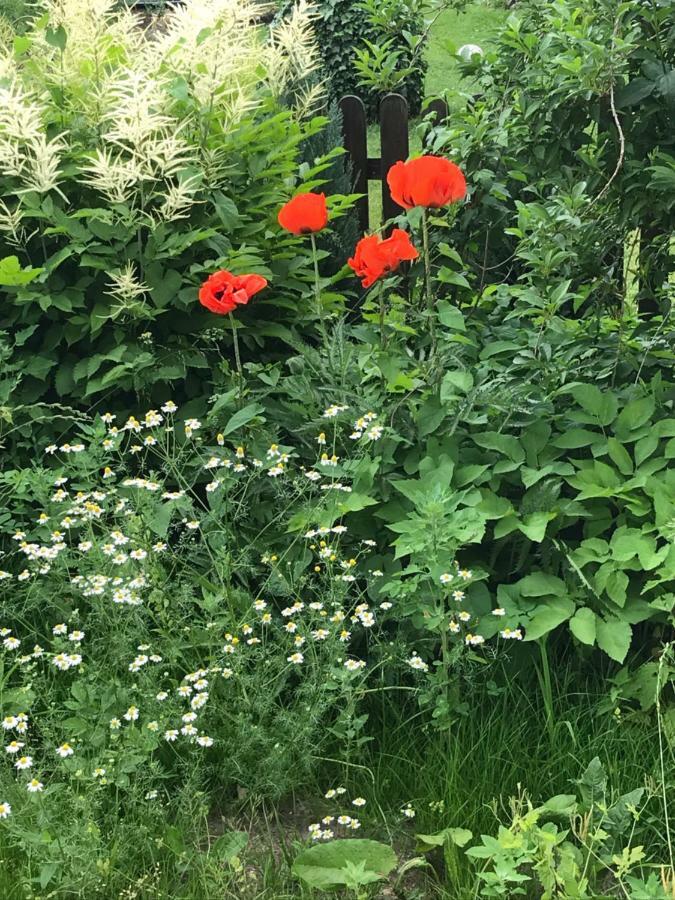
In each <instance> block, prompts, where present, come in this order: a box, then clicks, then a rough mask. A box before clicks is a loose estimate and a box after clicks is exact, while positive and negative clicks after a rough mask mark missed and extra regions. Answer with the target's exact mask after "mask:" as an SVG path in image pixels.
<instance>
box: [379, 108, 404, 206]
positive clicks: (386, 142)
mask: <svg viewBox="0 0 675 900" xmlns="http://www.w3.org/2000/svg"><path fill="white" fill-rule="evenodd" d="M380 147H381V150H380V157H381V178H382V216H383V218H384V219H385V220H386V219H392V218H394V216H398V215H399V214H400V213H401V212H402V208H401V207H400V206H399V205H398V203H395V202H394V201H393V200H392V197H391V194H390V192H389V185H388V184H387V172H388V171H389V169H390V168H391V167H392V166H393V165H394V163H396V162H398V161H399V160H406V159H407V158H408V103H407V101H406V99H405V97H402V96H401V95H400V94H387V96H386V97H384V98H383V100H382V102H381V103H380Z"/></svg>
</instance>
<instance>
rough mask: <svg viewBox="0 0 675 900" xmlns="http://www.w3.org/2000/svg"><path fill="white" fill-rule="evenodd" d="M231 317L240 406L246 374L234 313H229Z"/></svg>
mask: <svg viewBox="0 0 675 900" xmlns="http://www.w3.org/2000/svg"><path fill="white" fill-rule="evenodd" d="M228 316H229V317H230V325H231V326H232V344H233V346H234V362H235V365H236V367H237V375H238V379H237V380H238V382H239V406H241V404H242V401H243V399H244V372H243V369H242V367H241V356H240V355H239V338H238V337H237V325H236V323H235V321H234V316H233V315H232V313H228Z"/></svg>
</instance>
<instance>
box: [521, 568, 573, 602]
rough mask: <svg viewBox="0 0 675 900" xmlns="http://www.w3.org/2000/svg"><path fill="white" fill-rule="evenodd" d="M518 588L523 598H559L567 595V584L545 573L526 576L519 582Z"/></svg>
mask: <svg viewBox="0 0 675 900" xmlns="http://www.w3.org/2000/svg"><path fill="white" fill-rule="evenodd" d="M518 588H519V590H520V593H521V594H522V596H523V597H546V596H553V597H557V596H560V595H561V594H564V595H566V594H567V589H566V587H565V582H564V581H562V580H561V579H560V578H557V577H556V576H555V575H547V574H546V573H545V572H533V573H532V574H531V575H526V576H525V578H521V579H520V581H519V582H518Z"/></svg>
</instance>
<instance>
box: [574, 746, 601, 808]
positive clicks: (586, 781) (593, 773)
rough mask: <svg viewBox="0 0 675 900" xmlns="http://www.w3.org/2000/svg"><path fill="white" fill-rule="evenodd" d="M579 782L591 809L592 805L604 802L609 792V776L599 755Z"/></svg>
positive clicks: (582, 794)
mask: <svg viewBox="0 0 675 900" xmlns="http://www.w3.org/2000/svg"><path fill="white" fill-rule="evenodd" d="M577 784H578V785H579V789H580V791H581V797H582V799H583V801H584V804H585V805H586V807H587V809H589V810H590V808H591V806H594V805H596V804H598V803H602V802H604V799H605V794H606V793H607V776H606V775H605V770H604V768H603V765H602V763H601V762H600V759H599V758H598V757H597V756H596V757H594V758H593V759H592V760H591V761H590V763H589V764H588V766H587V767H586V771H585V772H584V774H583V775H582V776H581V778H580V779H579V781H578V782H577Z"/></svg>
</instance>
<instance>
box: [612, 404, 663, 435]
mask: <svg viewBox="0 0 675 900" xmlns="http://www.w3.org/2000/svg"><path fill="white" fill-rule="evenodd" d="M654 406H655V403H654V398H653V397H652V396H647V397H641V398H640V399H639V400H633V401H632V402H631V403H629V404H628V405H627V406H625V407H624V408H623V409H622V410H621V412H620V413H619V417H618V419H617V420H616V422H615V423H614V431H615V432H616V433H617V434H619V433H622V432H623V433H625V432H630V431H635V429H636V428H640V426H641V425H644V424H645V423H646V422H648V421H649V420H650V419H651V417H652V415H653V414H654Z"/></svg>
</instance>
